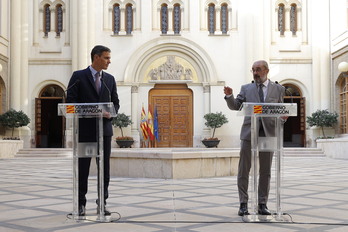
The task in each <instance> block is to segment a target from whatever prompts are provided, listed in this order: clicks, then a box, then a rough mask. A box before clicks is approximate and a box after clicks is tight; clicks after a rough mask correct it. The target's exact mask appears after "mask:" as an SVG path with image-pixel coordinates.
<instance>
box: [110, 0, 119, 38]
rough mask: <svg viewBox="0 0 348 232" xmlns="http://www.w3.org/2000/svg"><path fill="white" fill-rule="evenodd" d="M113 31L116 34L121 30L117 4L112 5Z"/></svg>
mask: <svg viewBox="0 0 348 232" xmlns="http://www.w3.org/2000/svg"><path fill="white" fill-rule="evenodd" d="M112 21H113V27H112V28H113V32H114V34H116V35H118V33H120V30H121V9H120V5H119V4H115V5H114V6H113V20H112Z"/></svg>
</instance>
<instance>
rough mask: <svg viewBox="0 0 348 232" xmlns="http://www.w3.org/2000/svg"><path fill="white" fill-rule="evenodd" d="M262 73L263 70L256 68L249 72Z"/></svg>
mask: <svg viewBox="0 0 348 232" xmlns="http://www.w3.org/2000/svg"><path fill="white" fill-rule="evenodd" d="M262 71H264V69H262V68H256V69H252V70H250V72H251V73H254V72H262Z"/></svg>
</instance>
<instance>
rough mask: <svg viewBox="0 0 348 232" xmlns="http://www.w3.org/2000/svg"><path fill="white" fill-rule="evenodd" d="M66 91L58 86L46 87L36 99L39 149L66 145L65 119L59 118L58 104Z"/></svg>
mask: <svg viewBox="0 0 348 232" xmlns="http://www.w3.org/2000/svg"><path fill="white" fill-rule="evenodd" d="M64 94H65V93H64V90H63V89H62V88H61V87H59V86H58V85H47V86H46V87H44V88H43V89H42V90H41V92H40V94H39V98H36V99H35V133H36V135H35V143H36V147H38V148H61V147H63V144H64V136H63V129H64V119H63V118H62V117H61V116H58V109H57V108H58V104H59V103H62V102H63V99H64Z"/></svg>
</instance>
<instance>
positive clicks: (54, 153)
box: [15, 148, 72, 157]
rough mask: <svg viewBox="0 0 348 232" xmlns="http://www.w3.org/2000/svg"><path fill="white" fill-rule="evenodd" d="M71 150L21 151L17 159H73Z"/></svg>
mask: <svg viewBox="0 0 348 232" xmlns="http://www.w3.org/2000/svg"><path fill="white" fill-rule="evenodd" d="M71 156H72V149H71V148H26V149H20V150H19V151H18V152H17V154H16V155H15V157H71Z"/></svg>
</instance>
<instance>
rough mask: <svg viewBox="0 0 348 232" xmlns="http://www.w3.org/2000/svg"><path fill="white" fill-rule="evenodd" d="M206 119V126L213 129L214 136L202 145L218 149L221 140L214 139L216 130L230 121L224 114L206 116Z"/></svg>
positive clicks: (205, 140) (203, 141)
mask: <svg viewBox="0 0 348 232" xmlns="http://www.w3.org/2000/svg"><path fill="white" fill-rule="evenodd" d="M204 119H205V120H206V122H205V125H206V126H207V127H209V128H211V129H213V135H212V136H211V137H210V138H205V139H203V140H202V143H203V144H204V145H205V146H206V147H217V146H218V144H219V143H220V140H219V139H218V138H215V137H214V135H215V130H216V128H220V127H221V126H222V125H224V124H225V123H228V120H227V118H226V116H225V115H224V114H222V112H217V113H208V114H205V115H204Z"/></svg>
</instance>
